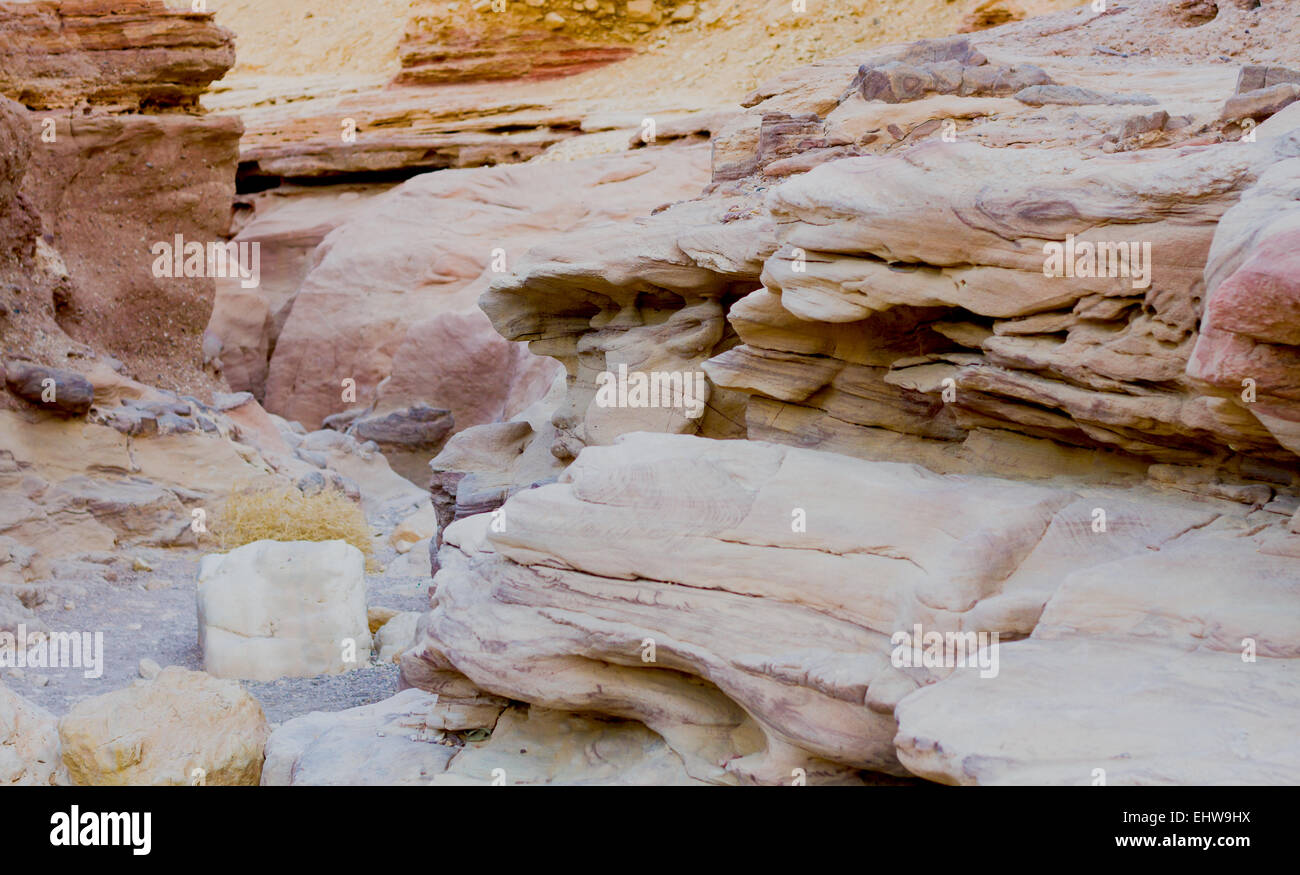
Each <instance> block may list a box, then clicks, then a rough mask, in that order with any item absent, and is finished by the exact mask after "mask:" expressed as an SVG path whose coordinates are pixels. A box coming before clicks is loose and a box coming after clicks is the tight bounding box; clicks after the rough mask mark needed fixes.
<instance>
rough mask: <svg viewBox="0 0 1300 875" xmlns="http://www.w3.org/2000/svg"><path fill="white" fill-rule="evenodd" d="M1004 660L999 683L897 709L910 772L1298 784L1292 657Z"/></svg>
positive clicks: (998, 779) (967, 680)
mask: <svg viewBox="0 0 1300 875" xmlns="http://www.w3.org/2000/svg"><path fill="white" fill-rule="evenodd" d="M1001 660H1002V674H1000V675H999V676H998V679H997V682H996V683H990V682H989V681H987V680H981V679H980V678H979V677H978V674H975V675H972V673H970V672H964V673H962V674H961V675H960V676H956V677H953V678H950V679H949V680H947V681H945V682H943V683H942V684H939V685H937V686H934V687H930V688H927V689H925V690H922V691H920V692H918V693H915V694H913V695H912V696H909V697H908V698H906V699H904V700H903V702H902V704H900V705H899V707H898V712H897V713H898V722H899V729H898V752H899V758H900V759H901V760H902V761H903V763H904V764H905V765H906V766H907V767H908V769H909V770H911V771H912V772H913V773H915V774H917V775H920V776H922V777H925V778H929V779H930V780H934V781H939V782H941V783H945V784H1022V785H1023V784H1034V785H1042V784H1050V785H1058V784H1068V785H1076V786H1083V785H1092V784H1095V783H1096V782H1097V781H1098V780H1099V779H1102V780H1104V781H1105V783H1106V784H1114V785H1121V784H1139V785H1141V784H1146V785H1150V784H1173V785H1207V784H1210V785H1216V784H1224V785H1239V784H1263V785H1270V784H1288V785H1289V784H1294V783H1295V782H1296V781H1297V780H1300V757H1297V756H1296V751H1295V734H1294V733H1293V732H1291V731H1290V729H1289V728H1288V727H1289V726H1291V725H1294V723H1293V722H1292V721H1294V720H1295V719H1296V716H1297V715H1296V714H1295V709H1296V703H1297V702H1300V696H1298V695H1297V694H1298V693H1300V689H1298V688H1300V663H1297V661H1296V660H1295V659H1282V660H1279V659H1261V660H1260V661H1259V662H1258V663H1243V662H1242V659H1241V657H1240V655H1238V654H1223V653H1209V652H1205V651H1200V650H1197V651H1190V652H1189V651H1186V650H1180V649H1171V648H1168V647H1161V646H1158V645H1151V644H1146V643H1142V642H1138V641H1122V642H1120V641H1113V640H1105V639H1102V640H1098V639H1088V638H1075V639H1072V640H1069V641H1062V642H1043V641H1037V640H1031V641H1017V642H1013V643H1011V644H1008V645H1006V646H1005V647H1004V648H1003V650H1002V655H1001ZM1261 704H1263V705H1264V707H1260V706H1261ZM1030 725H1032V727H1033V728H1032V730H1030V729H1029V728H1028V727H1029V726H1030Z"/></svg>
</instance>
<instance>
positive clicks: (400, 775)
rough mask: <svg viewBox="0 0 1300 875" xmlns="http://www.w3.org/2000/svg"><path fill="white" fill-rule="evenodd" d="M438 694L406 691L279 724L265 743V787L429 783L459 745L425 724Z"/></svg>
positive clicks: (390, 785)
mask: <svg viewBox="0 0 1300 875" xmlns="http://www.w3.org/2000/svg"><path fill="white" fill-rule="evenodd" d="M437 700H438V697H437V696H434V695H431V694H429V693H426V692H423V691H421V690H405V691H404V692H401V693H398V694H397V695H396V696H394V697H393V698H391V699H385V700H384V701H382V702H376V703H375V704H373V705H366V706H364V707H361V708H351V709H349V710H347V711H342V712H337V713H321V712H319V711H317V712H313V713H311V714H308V715H306V716H305V717H295V718H294V719H293V720H289V721H287V722H286V723H284V725H282V726H280V727H279V728H278V729H276V730H275V731H274V732H273V733H271V736H270V739H269V740H268V741H267V743H266V767H265V768H264V769H263V770H262V785H263V786H267V787H287V786H291V785H314V786H340V785H342V786H367V787H400V786H416V785H421V784H428V783H429V782H430V781H431V780H432V779H433V776H434V775H436V774H439V773H441V772H442V771H444V770H445V769H446V768H447V763H448V762H449V761H450V760H451V758H452V757H453V756H455V754H456V748H454V747H449V746H446V745H442V744H437V743H436V742H435V736H436V735H437V733H436V732H433V731H430V730H429V728H428V727H427V725H426V718H427V715H428V711H429V708H430V707H432V706H433V705H434V704H435V703H436V702H437Z"/></svg>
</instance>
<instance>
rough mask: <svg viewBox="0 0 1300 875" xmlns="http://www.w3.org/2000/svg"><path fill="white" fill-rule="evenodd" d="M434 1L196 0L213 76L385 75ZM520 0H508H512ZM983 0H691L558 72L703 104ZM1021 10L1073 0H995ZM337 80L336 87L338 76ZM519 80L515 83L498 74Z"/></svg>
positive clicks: (1076, 2)
mask: <svg viewBox="0 0 1300 875" xmlns="http://www.w3.org/2000/svg"><path fill="white" fill-rule="evenodd" d="M466 2H468V0H461V2H460V3H456V2H452V3H447V2H444V0H436V2H435V0H208V8H209V9H211V10H212V11H213V12H214V13H215V15H216V20H217V22H218V23H219V24H221V25H222V26H224V27H227V28H229V29H230V30H232V31H234V32H235V37H236V39H235V50H236V53H237V57H238V60H237V62H236V65H235V68H234V69H233V70H232V71H231V72H230V73H229V74H228V75H227V76H226V79H225V83H226V84H227V85H230V83H231V81H232V80H236V81H237V80H239V79H241V78H244V77H259V78H261V77H309V76H321V75H322V74H328V75H329V76H332V77H334V78H335V79H336V80H347V79H348V77H371V78H373V77H375V76H381V77H383V78H390V77H391V76H392V75H394V74H395V73H396V72H397V71H398V70H399V68H400V65H399V62H398V58H397V45H398V43H399V42H400V41H401V38H402V34H403V33H404V32H405V29H406V24H407V22H408V21H409V20H410V19H411V18H413V17H415V16H416V15H417V14H421V15H435V16H436V15H438V14H439V7H446V6H453V7H455V6H460V5H462V4H464V3H466ZM512 2H520V0H512ZM983 2H985V0H805V2H803V3H802V5H799V7H798V8H800V9H801V10H803V11H795V8H796V5H798V4H796V3H795V2H793V0H703V2H697V3H695V4H694V5H695V6H696V8H697V10H698V11H697V13H696V15H695V17H694V19H693V20H691V21H688V22H679V23H674V24H666V25H663V26H660V27H658V28H656V29H655V30H653V31H651V32H650V33H648V34H646V36H645V38H644V40H643V42H642V43H640V44H639V45H638V46H637V49H638V52H639V54H638V55H637V56H635V57H633V58H631V59H629V60H627V61H623V62H621V63H619V64H614V65H612V66H609V67H602V68H600V69H597V70H594V71H592V72H590V73H585V74H582V75H579V76H573V77H569V78H566V79H564V80H561V81H562V82H563V83H564V84H563V87H562V89H561V90H562V93H563V94H564V96H566V97H583V98H592V99H604V98H615V99H618V98H627V99H631V100H635V101H638V102H645V100H646V96H647V95H651V94H655V93H662V94H665V95H667V94H674V96H677V97H680V96H682V95H683V94H691V95H694V96H695V99H696V100H697V101H699V102H701V103H702V104H704V105H708V104H712V103H714V102H727V103H730V102H734V101H737V100H739V99H740V98H742V97H743V96H744V95H746V94H748V93H749V92H750V91H752V90H754V88H756V87H757V86H758V85H759V83H761V82H763V81H765V80H767V79H769V78H771V77H772V76H774V75H776V74H778V73H781V72H784V71H786V70H789V69H793V68H795V67H799V66H802V65H804V64H808V63H810V62H812V61H816V60H819V59H823V58H832V57H835V56H837V55H843V54H848V53H850V52H854V51H861V50H863V49H868V48H872V47H875V46H882V45H888V44H890V43H900V42H909V41H911V40H916V39H923V38H927V37H937V36H945V35H948V34H951V33H955V32H956V31H957V30H959V29H960V28H961V26H962V23H963V21H964V20H965V19H966V17H967V16H968V15H970V14H971V12H972V11H973V10H974V9H975V8H976V7H977V6H979V5H981V3H983ZM1001 5H1003V6H1006V7H1007V8H1014V9H1017V10H1019V11H1020V12H1022V13H1024V16H1025V17H1028V16H1033V15H1041V14H1043V13H1046V12H1053V11H1056V10H1059V9H1069V8H1073V7H1075V6H1081V5H1083V0H1004V2H1003V3H1002V4H1001ZM344 87H346V86H344ZM501 87H502V88H510V89H512V90H519V89H520V88H521V87H523V88H524V89H525V90H526V89H527V85H524V84H523V83H511V82H503V83H502V86H501Z"/></svg>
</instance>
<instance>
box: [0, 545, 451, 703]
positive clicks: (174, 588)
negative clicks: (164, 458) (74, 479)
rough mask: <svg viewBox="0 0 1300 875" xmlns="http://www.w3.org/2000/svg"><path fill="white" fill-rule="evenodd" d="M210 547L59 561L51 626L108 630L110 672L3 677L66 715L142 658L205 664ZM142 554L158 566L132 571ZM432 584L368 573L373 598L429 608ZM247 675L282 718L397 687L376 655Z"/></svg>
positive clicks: (42, 611)
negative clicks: (311, 670)
mask: <svg viewBox="0 0 1300 875" xmlns="http://www.w3.org/2000/svg"><path fill="white" fill-rule="evenodd" d="M417 549H418V548H417ZM202 556H203V553H201V552H199V551H197V550H160V549H148V548H130V549H126V550H122V551H119V552H117V553H115V554H93V555H87V556H84V557H78V558H76V559H69V560H62V561H60V562H58V563H57V565H56V568H55V573H54V574H53V575H52V577H51V579H50V581H49V583H48V584H46V585H44V587H43V588H44V590H45V592H47V593H48V600H47V601H46V603H45V604H44V605H42V606H40V607H38V608H37V609H36V615H37V617H39V618H40V619H41V620H42V621H43V622H44V623H45V624H46V625H47V626H49V628H50V629H51V631H53V632H74V631H75V632H92V633H93V632H103V633H104V671H103V676H102V677H99V678H87V677H85V674H84V672H83V671H82V670H81V669H78V668H55V669H50V668H26V669H0V672H3V675H4V682H5V685H6V686H8V687H9V688H10V689H12V690H13V691H14V692H16V693H18V694H20V695H22V696H24V697H26V698H27V699H29V700H30V701H32V702H35V703H36V704H38V705H40V706H41V707H43V708H46V709H48V710H49V711H51V712H53V713H54V714H55V715H58V716H62V715H63V714H66V713H67V712H68V710H69V709H70V708H71V707H72V706H73V705H75V704H76V703H77V702H79V701H81V700H82V699H85V698H88V697H91V696H98V695H101V694H103V693H108V692H112V691H113V690H116V689H120V688H122V687H126V686H129V685H130V684H131V683H132V682H133V681H135V680H136V679H138V678H139V677H140V673H139V666H140V660H142V659H145V658H148V659H152V660H154V661H155V662H157V663H158V664H159V665H160V666H162V667H166V666H168V665H179V666H184V667H185V668H189V669H195V670H199V669H201V668H202V664H201V660H200V654H199V649H198V622H197V611H196V603H195V588H196V585H197V579H198V568H199V560H200V559H201V558H202ZM395 556H396V554H395V553H394V552H393V551H392V549H391V548H389V549H388V550H387V552H386V553H383V554H380V555H379V556H378V559H379V561H380V562H381V563H383V564H384V565H385V568H386V569H389V568H392V567H393V563H392V560H393V559H394V558H395ZM137 557H138V558H140V559H142V560H144V562H145V563H147V564H148V565H149V566H151V567H152V569H153V570H152V571H136V570H133V564H134V560H135V559H136V558H137ZM106 560H107V561H106ZM428 584H429V580H428V578H427V577H422V576H407V575H403V574H401V573H400V570H398V571H396V572H394V571H390V570H385V572H383V573H380V574H374V575H368V576H367V590H368V594H367V603H368V604H369V605H370V606H371V607H388V608H394V609H396V610H400V611H424V610H428ZM241 683H243V686H244V688H245V689H247V690H248V691H249V692H250V693H252V694H253V696H255V697H256V698H257V699H258V700H259V701H260V702H261V703H262V707H263V709H264V710H265V711H266V716H267V719H268V720H270V721H271V722H272V723H277V724H278V723H282V722H284V721H285V720H288V719H289V718H291V717H297V716H299V715H302V714H307V713H309V712H311V711H342V710H344V709H346V708H353V707H356V706H358V705H366V704H370V703H372V702H378V701H380V700H382V699H386V698H388V697H390V696H392V695H394V694H395V693H396V692H397V666H396V665H392V664H389V665H383V666H381V665H377V664H371V665H367V666H365V667H363V668H359V669H357V670H355V671H351V672H347V673H346V674H342V675H322V676H320V677H314V678H284V679H281V680H277V681H272V682H268V683H261V682H247V681H245V682H241Z"/></svg>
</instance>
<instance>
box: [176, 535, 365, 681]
mask: <svg viewBox="0 0 1300 875" xmlns="http://www.w3.org/2000/svg"><path fill="white" fill-rule="evenodd" d="M198 612H199V649H200V650H202V651H203V667H204V670H205V671H207V672H208V673H210V674H212V675H213V676H214V677H222V678H240V679H244V680H261V681H270V680H275V679H276V678H281V677H312V676H315V675H319V674H340V673H342V672H345V671H350V670H352V669H356V668H360V667H362V666H364V665H365V664H367V662H368V661H369V658H370V648H371V639H370V628H369V624H368V623H367V621H366V586H365V561H364V559H363V557H362V555H361V551H360V550H358V549H357V548H355V547H353V546H351V545H350V544H347V543H345V542H343V541H325V542H307V541H297V542H292V543H283V542H279V541H258V542H256V543H253V544H248V545H245V546H243V547H240V548H238V549H236V550H232V551H231V552H229V553H225V554H220V555H212V556H205V557H204V558H203V565H202V567H201V569H200V571H199V587H198ZM349 642H350V643H349ZM349 656H351V657H352V659H351V660H350V661H349V660H348V658H347V657H349Z"/></svg>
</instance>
